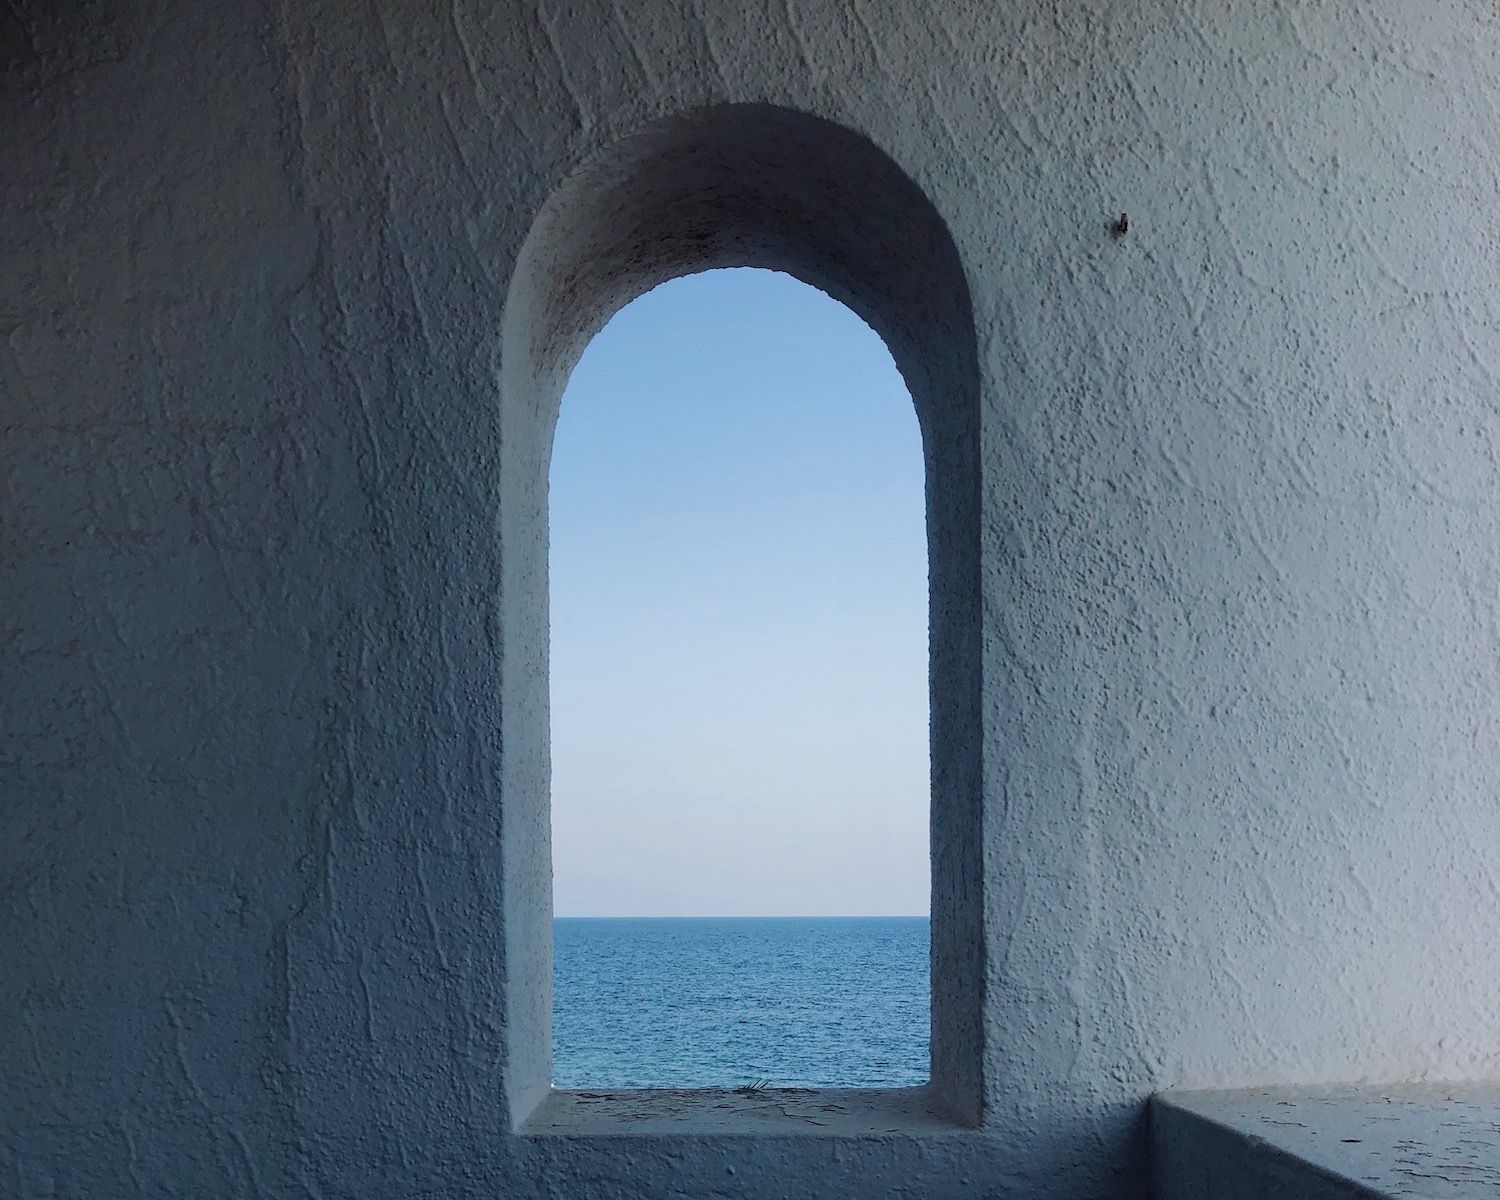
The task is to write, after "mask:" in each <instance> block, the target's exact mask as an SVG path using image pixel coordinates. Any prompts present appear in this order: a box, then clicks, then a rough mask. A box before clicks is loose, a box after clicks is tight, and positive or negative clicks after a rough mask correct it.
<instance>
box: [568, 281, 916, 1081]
mask: <svg viewBox="0 0 1500 1200" xmlns="http://www.w3.org/2000/svg"><path fill="white" fill-rule="evenodd" d="M549 506H550V527H551V546H550V587H551V609H550V612H551V660H550V661H551V677H552V681H551V712H552V730H551V755H552V824H553V861H554V905H555V911H556V914H557V918H558V919H557V924H556V926H555V929H554V966H555V970H554V1005H553V1075H554V1079H555V1081H556V1083H557V1084H558V1085H559V1086H562V1087H604V1088H639V1087H694V1086H696V1087H736V1086H741V1085H746V1084H753V1083H755V1082H757V1081H766V1082H769V1083H771V1084H774V1085H777V1086H804V1087H908V1086H914V1085H917V1084H921V1083H925V1082H926V1080H927V1078H928V1066H929V1057H928V1024H929V1013H930V992H929V982H928V961H929V945H928V924H927V912H928V903H929V895H930V885H929V873H928V863H929V855H928V821H929V802H928V796H929V764H928V696H927V676H928V649H927V564H926V557H927V543H926V526H925V516H924V512H925V506H924V490H923V457H922V442H921V437H920V433H919V430H918V424H917V419H916V413H915V411H914V410H913V407H912V402H911V398H910V396H909V395H908V393H907V390H906V386H905V384H904V382H903V380H902V378H901V375H900V373H899V372H898V371H897V369H896V366H895V364H894V363H893V362H892V360H891V357H890V354H889V352H888V351H887V349H886V347H885V344H884V343H883V342H882V341H881V339H880V337H879V336H878V335H877V334H876V333H875V332H874V331H872V330H871V329H870V328H869V327H868V326H867V325H865V323H864V322H863V321H862V320H860V318H859V317H857V316H856V315H855V314H854V313H852V312H850V311H849V310H848V309H847V308H845V307H843V306H842V305H840V304H838V303H837V302H836V301H834V300H832V299H830V298H829V297H827V296H825V295H824V294H822V293H821V292H819V291H817V290H815V289H813V288H811V287H808V286H807V285H805V284H802V283H799V282H797V281H796V280H793V279H791V278H790V277H788V276H786V275H781V274H778V273H774V272H771V271H764V270H744V269H740V270H715V271H708V272H705V273H702V274H697V275H692V276H688V277H684V278H680V279H677V280H674V281H672V282H670V283H667V284H664V285H662V286H661V287H659V288H657V289H656V290H654V291H652V292H650V293H649V294H647V295H645V296H643V297H641V298H639V299H637V300H635V301H634V302H633V303H631V304H629V305H627V306H626V307H625V308H624V309H622V310H621V311H620V312H619V313H618V314H617V315H616V316H615V317H614V318H613V319H612V320H611V322H610V323H609V325H608V326H607V327H606V328H605V329H604V330H603V331H602V332H601V333H599V334H598V335H597V337H596V338H595V339H594V340H593V341H592V342H591V344H590V346H589V348H588V350H587V351H586V352H585V353H584V355H583V357H582V359H581V360H580V362H579V364H578V366H577V368H576V369H575V371H574V372H573V375H572V377H571V380H570V382H569V384H568V388H567V392H566V394H565V397H564V400H563V403H562V408H561V416H560V419H559V422H558V427H557V431H556V435H555V441H554V444H553V452H552V460H551V480H550V495H549Z"/></svg>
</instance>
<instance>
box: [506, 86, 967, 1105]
mask: <svg viewBox="0 0 1500 1200" xmlns="http://www.w3.org/2000/svg"><path fill="white" fill-rule="evenodd" d="M716 267H764V268H768V269H772V270H778V271H784V272H786V273H787V274H789V275H792V276H794V277H795V278H797V279H800V280H801V281H803V282H804V283H807V284H810V285H812V286H813V287H816V288H819V289H821V290H822V291H824V292H826V293H827V294H828V295H830V296H832V297H833V298H834V299H835V300H838V301H840V302H841V303H843V304H845V305H847V306H848V307H849V308H850V309H852V310H853V311H854V312H856V313H857V314H858V315H859V316H860V317H862V318H863V319H864V320H865V321H866V323H868V324H869V325H870V327H871V328H873V329H874V330H875V332H876V333H878V334H879V335H880V336H881V337H882V338H883V339H884V341H885V343H886V345H887V346H889V347H890V350H891V354H892V356H893V358H894V359H895V361H896V365H897V366H898V368H899V369H900V370H901V373H902V375H903V377H904V378H905V380H906V384H907V387H908V389H909V390H910V392H911V395H912V398H913V401H914V403H915V405H916V409H917V418H918V422H919V424H920V426H921V429H922V441H923V452H924V460H925V464H926V479H927V483H926V491H927V536H928V547H929V566H930V585H929V586H930V595H929V607H930V621H931V631H930V646H931V662H930V695H931V706H932V713H931V737H932V839H931V841H932V854H933V862H932V881H933V894H932V980H933V1014H932V1016H933V1019H932V1081H933V1082H932V1088H933V1098H934V1100H936V1101H937V1102H938V1103H939V1104H940V1105H941V1106H942V1107H943V1108H945V1109H946V1110H947V1111H949V1112H950V1113H952V1114H953V1116H954V1117H955V1118H957V1119H958V1120H960V1121H962V1122H964V1123H966V1124H978V1123H979V1122H980V1121H981V1118H982V1112H983V1108H984V1089H983V1085H982V1072H981V1064H982V1061H983V1057H984V1026H983V1022H982V1020H981V1013H980V1001H981V994H982V981H983V978H984V937H983V932H984V931H983V880H982V878H981V854H980V847H981V846H982V838H981V836H980V829H979V822H980V811H979V796H980V787H979V779H980V774H979V754H980V744H981V739H980V707H979V681H980V664H979V654H980V619H981V606H980V594H979V394H978V377H979V376H978V355H977V349H976V345H975V335H974V324H973V317H972V313H971V309H970V302H969V289H968V285H967V281H966V279H965V276H964V271H963V268H962V265H961V263H960V261H959V257H958V252H957V250H956V248H955V247H954V245H953V241H952V239H951V237H950V236H949V234H948V231H947V228H946V226H945V225H944V223H943V221H942V218H941V217H940V216H939V215H938V213H937V211H936V210H935V209H934V208H933V206H932V204H931V202H930V201H929V200H928V199H927V197H926V196H925V195H924V194H923V192H922V191H921V189H920V188H919V187H918V186H917V185H916V184H915V183H914V182H913V181H912V180H911V179H910V178H909V177H908V176H907V175H906V174H905V173H904V172H903V171H902V170H901V168H900V167H898V166H897V165H896V164H895V163H894V162H892V161H891V159H890V158H889V157H887V156H886V155H885V154H884V153H883V152H882V151H881V150H880V149H879V148H877V147H876V146H875V145H874V144H873V143H871V142H870V141H868V140H867V139H865V138H863V137H861V136H859V135H858V134H855V133H853V132H851V131H849V130H847V129H844V128H843V127H841V126H839V125H836V124H833V123H832V122H829V121H825V120H822V119H820V118H817V117H813V116H809V115H807V114H804V113H798V112H793V111H790V110H788V109H784V108H777V107H774V106H771V105H762V104H746V105H726V106H720V107H714V108H709V109H705V110H702V111H699V112H695V113H691V114H687V115H683V116H678V117H673V118H669V119H666V120H663V121H661V122H658V123H656V124H654V125H652V126H650V127H649V128H647V129H645V130H644V131H642V132H640V133H638V134H635V135H633V136H631V137H628V138H625V139H622V140H621V141H619V142H617V143H616V144H614V145H613V146H611V147H609V148H607V149H606V150H604V151H602V152H600V153H598V154H596V155H595V156H594V157H592V158H590V159H589V160H588V161H587V162H585V163H584V164H583V165H582V166H580V167H579V168H578V169H577V170H576V171H575V172H574V173H573V174H572V175H571V176H569V177H568V178H567V179H566V180H565V181H563V182H562V183H561V184H560V186H559V187H558V188H557V189H556V191H555V192H554V193H553V195H552V196H551V198H550V199H549V200H548V201H547V202H546V204H545V205H544V206H543V207H542V210H541V212H540V213H539V215H538V216H537V218H536V221H535V223H534V225H533V227H532V229H531V232H530V234H529V235H528V237H527V240H526V243H525V245H524V246H523V248H522V251H521V255H520V259H519V261H518V263H517V267H516V271H515V273H514V276H513V278H512V282H511V290H510V293H509V295H508V297H507V301H506V308H505V317H504V329H503V366H502V377H501V384H502V411H501V434H502V450H501V453H502V488H503V506H502V514H503V515H502V522H501V531H500V533H501V547H502V556H503V566H502V572H503V579H504V596H503V605H504V627H503V632H502V654H503V662H504V666H503V692H502V698H501V734H502V738H503V740H504V747H505V750H504V757H503V763H502V788H503V795H504V798H505V813H504V828H505V833H504V846H503V847H502V861H503V864H504V871H505V879H504V888H505V950H506V963H507V968H506V973H507V977H506V1008H507V1013H508V1020H507V1044H506V1064H505V1088H506V1099H507V1106H508V1108H509V1111H510V1115H511V1120H512V1122H513V1123H515V1124H519V1123H520V1122H521V1121H523V1120H524V1119H525V1117H526V1116H527V1114H528V1113H529V1112H530V1111H531V1110H532V1109H533V1108H534V1107H535V1106H536V1104H537V1103H538V1102H539V1101H540V1100H541V1099H542V1097H543V1096H544V1095H545V1094H546V1091H547V1088H548V1086H549V1082H550V1074H551V1070H550V1062H549V1055H550V1045H551V1037H550V1029H549V1026H550V1021H551V999H550V979H551V961H550V954H551V925H550V907H551V879H550V864H551V854H550V846H549V837H550V834H549V818H548V811H547V809H548V773H549V751H548V718H547V704H548V700H547V628H548V623H547V582H546V563H547V499H546V490H547V478H548V461H549V458H550V454H551V443H552V434H553V430H554V428H555V425H556V420H557V414H558V409H559V405H560V403H561V398H562V393H563V389H564V387H565V385H566V383H567V378H568V375H569V374H570V372H571V371H572V369H573V367H574V365H575V364H576V363H577V361H578V358H579V357H580V355H581V354H582V352H583V349H584V347H585V346H586V345H587V344H588V342H589V340H590V339H591V338H592V337H593V336H594V334H595V333H597V332H598V331H599V330H600V329H601V328H602V327H603V326H604V324H605V323H606V322H607V321H608V320H609V318H610V317H611V316H613V315H614V313H615V312H616V311H617V310H618V309H619V308H620V307H622V306H623V305H624V304H626V303H628V302H629V301H630V300H632V299H634V298H635V297H636V296H639V295H640V294H642V293H643V292H646V291H649V290H650V289H651V288H653V287H655V286H657V285H658V284H660V283H664V282H666V281H667V280H669V279H672V278H675V277H677V276H680V275H686V274H690V273H692V272H696V271H703V270H708V269H712V268H716Z"/></svg>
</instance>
